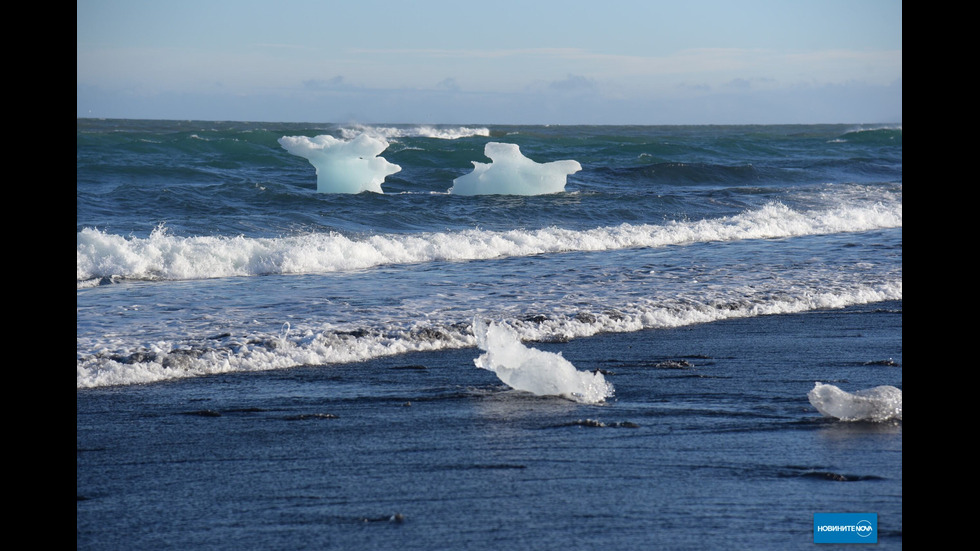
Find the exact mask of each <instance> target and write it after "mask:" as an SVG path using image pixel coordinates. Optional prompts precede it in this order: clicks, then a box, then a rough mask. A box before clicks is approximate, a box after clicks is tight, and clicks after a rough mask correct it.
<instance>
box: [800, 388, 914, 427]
mask: <svg viewBox="0 0 980 551" xmlns="http://www.w3.org/2000/svg"><path fill="white" fill-rule="evenodd" d="M807 398H809V400H810V403H811V404H812V405H813V407H815V408H817V411H819V412H820V413H821V414H823V415H824V416H826V417H835V418H837V419H840V420H841V421H875V422H881V421H890V420H898V421H901V420H902V390H901V389H899V388H895V387H893V386H889V385H883V386H876V387H874V388H869V389H865V390H858V391H856V392H854V393H850V392H845V391H843V390H841V389H840V388H838V387H836V386H834V385H825V384H823V383H820V382H817V383H815V384H814V386H813V390H811V391H810V392H809V393H808V394H807Z"/></svg>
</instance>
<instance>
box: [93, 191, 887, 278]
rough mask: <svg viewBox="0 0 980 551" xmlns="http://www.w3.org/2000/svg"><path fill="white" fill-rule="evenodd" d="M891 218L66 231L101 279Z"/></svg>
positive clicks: (825, 215)
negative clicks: (256, 234)
mask: <svg viewBox="0 0 980 551" xmlns="http://www.w3.org/2000/svg"><path fill="white" fill-rule="evenodd" d="M901 226H902V206H901V204H898V205H891V206H887V205H881V204H879V205H874V206H870V207H849V208H839V209H830V210H822V211H812V212H799V211H794V210H793V209H790V208H788V207H786V206H785V205H782V204H779V203H773V204H769V205H767V206H765V207H763V208H761V209H758V210H754V211H749V212H745V213H743V214H740V215H737V216H732V217H724V218H718V219H711V220H701V221H696V222H687V221H684V222H669V223H666V224H662V225H653V224H640V225H633V224H621V225H619V226H611V227H599V228H593V229H587V230H569V229H562V228H555V227H551V228H542V229H537V230H510V231H487V230H465V231H458V232H435V233H421V234H414V235H399V234H391V235H373V236H370V237H367V238H363V239H358V238H352V237H348V236H345V235H342V234H339V233H334V232H331V233H314V234H305V235H296V236H288V237H279V238H249V237H241V236H239V237H218V236H196V237H178V236H174V235H170V233H169V232H168V231H167V230H166V229H165V228H163V227H159V228H157V229H156V230H154V231H153V232H152V233H151V234H150V236H149V237H146V238H138V237H125V236H121V235H114V234H110V233H106V232H104V231H101V230H97V229H93V228H85V229H83V230H82V231H80V232H78V233H77V234H76V276H77V282H78V286H83V285H86V284H88V283H87V282H89V281H90V280H92V279H101V278H125V279H147V280H184V279H206V278H215V277H236V276H251V275H264V274H298V273H326V272H338V271H348V270H361V269H366V268H372V267H376V266H383V265H389V264H407V263H418V262H431V261H460V260H484V259H492V258H501V257H511V256H530V255H536V254H544V253H560V252H570V251H609V250H617V249H627V248H639V247H664V246H670V245H678V244H686V243H697V242H712V241H735V240H742V239H770V238H783V237H794V236H803V235H815V234H830V233H839V232H858V231H868V230H874V229H881V228H894V227H901Z"/></svg>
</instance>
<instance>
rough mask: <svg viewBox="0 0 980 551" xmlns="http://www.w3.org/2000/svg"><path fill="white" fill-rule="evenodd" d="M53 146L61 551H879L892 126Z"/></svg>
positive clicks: (200, 126)
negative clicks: (842, 549)
mask: <svg viewBox="0 0 980 551" xmlns="http://www.w3.org/2000/svg"><path fill="white" fill-rule="evenodd" d="M325 136H329V137H330V138H329V139H330V140H331V141H338V142H342V143H349V142H354V141H355V140H358V139H364V138H361V137H362V136H366V137H370V138H371V139H372V140H374V141H376V142H380V143H382V144H383V145H384V148H383V150H382V151H381V152H380V153H379V158H383V159H384V160H385V161H387V162H388V163H390V164H394V165H397V167H398V169H399V170H398V171H397V172H394V173H391V174H388V175H386V176H385V177H384V180H383V182H382V183H381V185H380V188H381V190H382V192H381V193H378V192H371V191H366V192H362V193H334V192H324V191H325V190H324V188H323V183H322V182H320V181H318V177H319V176H323V175H324V174H326V172H327V171H325V170H324V169H323V166H322V165H321V166H316V165H315V164H314V160H311V159H308V158H304V157H303V156H300V155H297V154H293V153H291V152H290V151H287V150H286V148H285V147H284V145H282V143H281V141H280V140H282V139H283V138H285V137H299V138H302V139H305V138H311V139H314V138H317V137H320V138H319V139H327V138H323V137H325ZM76 138H77V149H76V165H77V180H76V327H77V333H76V346H77V355H76V408H77V411H76V446H77V454H76V457H77V461H76V465H77V467H76V473H77V476H76V490H77V495H78V501H77V509H76V511H77V513H76V540H77V548H78V549H127V550H128V549H216V550H219V549H236V550H240V549H345V550H346V549H369V550H374V549H398V550H408V549H420V550H422V549H425V550H431V549H493V550H499V549H563V550H574V549H596V548H600V547H601V548H603V549H617V550H618V549H762V550H768V549H771V550H783V549H803V548H813V547H818V548H821V549H827V548H833V547H834V546H832V545H827V544H819V545H818V544H814V514H816V513H873V514H876V515H877V522H878V526H877V530H876V533H875V537H876V538H877V545H876V548H880V549H901V547H902V417H901V391H900V390H901V388H902V128H901V126H900V125H843V124H842V125H785V126H784V125H779V126H503V125H491V126H486V125H466V126H459V125H456V126H439V125H435V126H423V125H408V124H401V125H372V126H366V125H358V124H297V123H253V122H205V121H144V120H95V119H78V120H77V133H76ZM491 143H492V144H513V145H516V146H518V147H519V151H520V154H522V155H523V156H524V157H526V158H527V159H529V160H530V161H533V162H534V163H540V164H541V165H542V166H544V165H546V164H547V163H553V162H556V161H566V160H571V161H575V162H577V163H578V165H579V167H580V169H579V170H576V171H574V172H573V173H571V174H568V175H567V180H566V183H565V185H564V189H563V190H560V191H557V192H548V193H543V194H536V195H524V194H514V193H513V192H512V191H513V190H512V189H511V188H507V187H501V188H500V189H501V191H503V192H502V193H492V192H491V193H486V194H480V195H464V194H461V193H459V191H460V190H461V186H456V187H455V190H454V180H457V179H459V178H461V177H464V176H466V175H469V174H470V173H473V172H475V171H478V169H479V167H480V166H481V165H487V164H489V165H490V167H491V170H493V166H494V165H498V166H503V163H502V162H501V161H500V160H498V159H491V158H488V156H487V155H486V152H488V151H490V150H489V149H488V148H487V145H488V144H491ZM508 147H509V146H508ZM530 161H528V163H530ZM318 173H319V174H318ZM504 178H506V173H505V176H504ZM491 191H492V189H491ZM821 385H822V386H821ZM882 388H884V389H887V391H888V394H887V396H888V397H887V398H884V397H883V396H885V394H882V393H881V392H880V389H882ZM818 389H822V391H821V392H820V393H818V392H817V390H818ZM830 390H833V391H834V393H833V394H830V393H829V391H830ZM896 392H897V403H896V401H895V400H896V399H895V393H896ZM818 406H819V407H818ZM842 412H843V413H842Z"/></svg>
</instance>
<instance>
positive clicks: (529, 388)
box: [473, 321, 613, 404]
mask: <svg viewBox="0 0 980 551" xmlns="http://www.w3.org/2000/svg"><path fill="white" fill-rule="evenodd" d="M473 332H474V333H475V334H476V340H477V345H478V346H479V347H480V348H481V349H482V350H483V351H484V354H482V355H481V356H480V357H478V358H476V359H475V360H474V363H476V366H477V367H480V368H483V369H487V370H490V371H493V372H494V373H496V374H497V377H499V378H500V380H501V381H503V382H504V383H505V384H506V385H507V386H509V387H511V388H513V389H516V390H523V391H525V392H530V393H532V394H537V395H538V396H562V397H564V398H568V399H570V400H575V401H577V402H584V403H588V404H593V403H597V402H602V401H604V400H605V399H606V398H607V397H611V396H612V395H613V386H612V384H610V383H608V382H606V379H605V377H603V376H602V373H599V372H598V371H597V372H595V373H592V372H589V371H578V370H577V369H575V366H574V365H572V363H571V362H569V361H568V360H566V359H565V358H563V357H562V355H561V353H558V354H555V353H552V352H545V351H543V350H537V349H534V348H528V347H526V346H524V345H523V344H521V341H520V338H519V337H518V336H517V332H516V331H514V330H513V329H512V328H510V327H508V326H506V325H499V324H496V323H490V324H489V325H488V324H486V323H484V322H482V321H475V322H474V323H473Z"/></svg>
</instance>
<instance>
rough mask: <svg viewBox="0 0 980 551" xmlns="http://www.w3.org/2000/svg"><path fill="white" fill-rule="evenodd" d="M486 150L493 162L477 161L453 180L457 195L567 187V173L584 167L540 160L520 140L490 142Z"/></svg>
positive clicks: (521, 192) (535, 191) (526, 192)
mask: <svg viewBox="0 0 980 551" xmlns="http://www.w3.org/2000/svg"><path fill="white" fill-rule="evenodd" d="M483 152H484V154H485V155H486V156H487V157H489V158H490V160H491V161H493V162H492V163H489V164H488V163H479V162H477V161H473V172H471V173H469V174H466V175H464V176H460V177H459V178H456V179H455V180H453V187H451V188H450V189H449V192H450V193H453V194H455V195H491V194H500V195H542V194H545V193H559V192H562V191H565V182H566V177H567V176H568V175H569V174H574V173H576V172H578V171H580V170H582V165H580V164H578V161H552V162H550V163H536V162H534V161H532V160H531V159H528V158H527V157H525V156H524V155H523V154H521V149H520V147H518V146H517V145H516V144H510V143H498V142H490V143H488V144H487V145H486V147H485V148H484V151H483Z"/></svg>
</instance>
